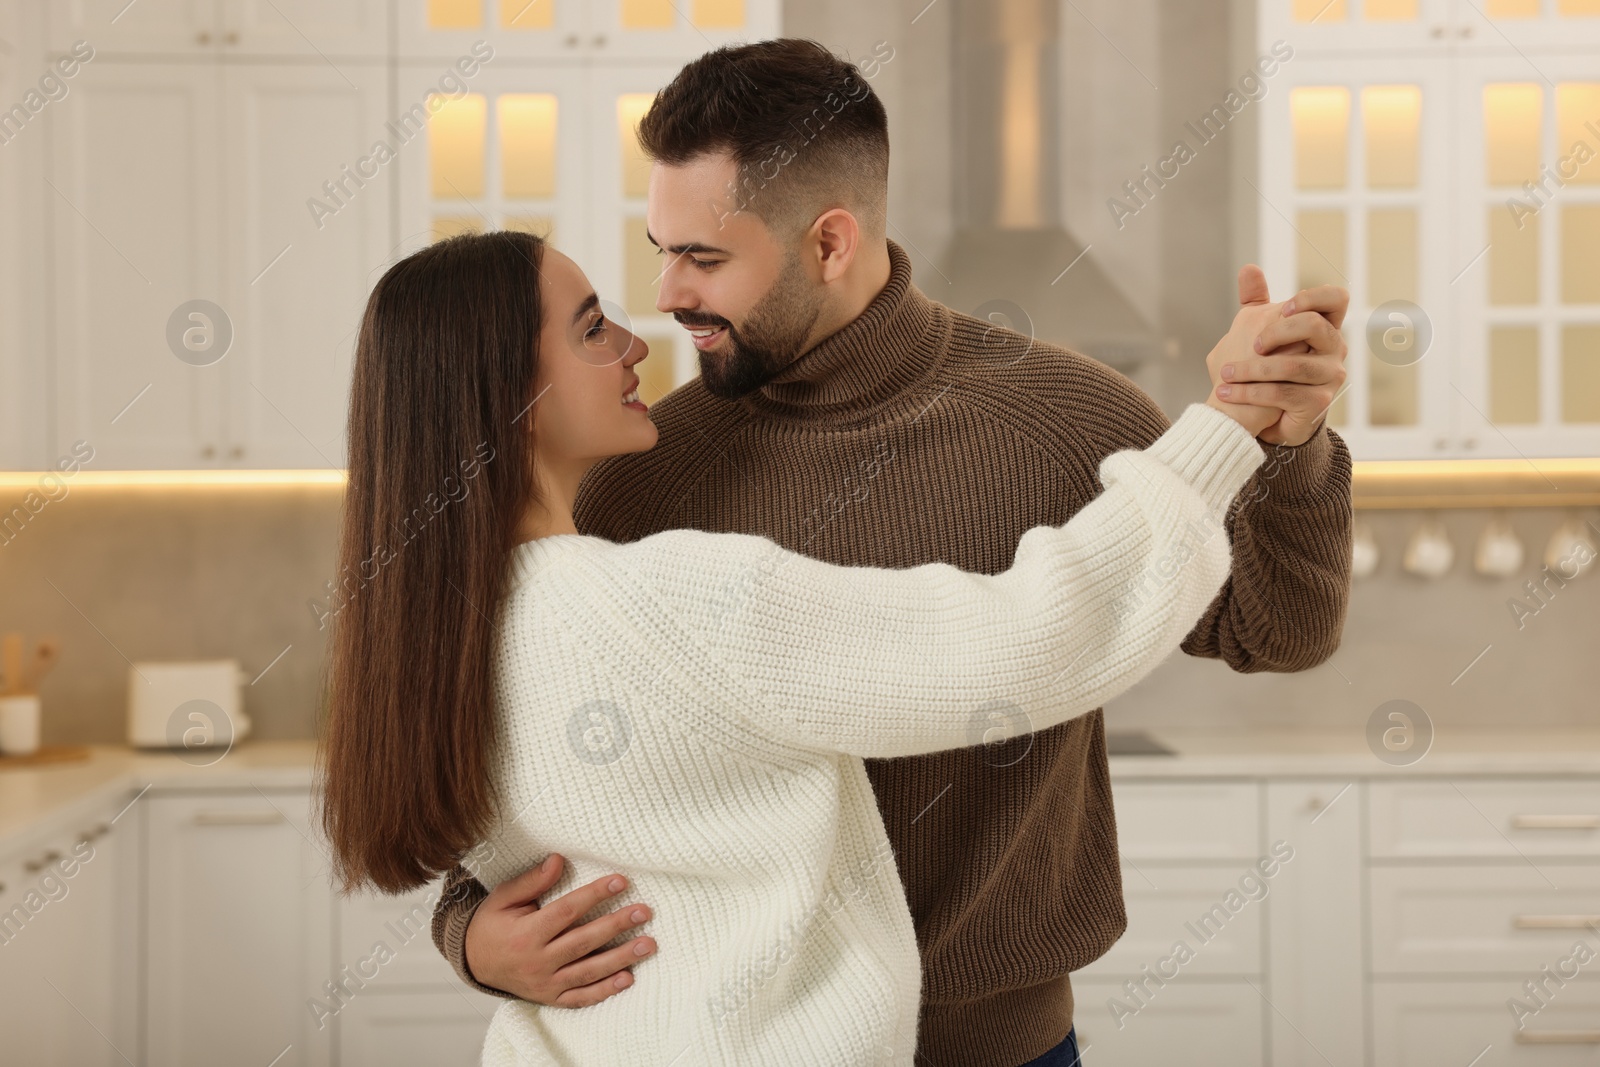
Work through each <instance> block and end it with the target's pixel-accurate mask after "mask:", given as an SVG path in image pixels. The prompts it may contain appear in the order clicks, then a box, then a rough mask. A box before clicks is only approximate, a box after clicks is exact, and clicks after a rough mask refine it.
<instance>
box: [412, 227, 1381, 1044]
mask: <svg viewBox="0 0 1600 1067" xmlns="http://www.w3.org/2000/svg"><path fill="white" fill-rule="evenodd" d="M889 253H890V259H891V274H890V280H889V283H888V285H887V286H886V287H885V288H884V290H883V291H882V292H881V293H880V294H879V295H878V297H877V298H876V299H875V300H874V301H873V302H872V304H871V305H870V306H869V307H868V308H867V309H866V311H865V312H864V313H863V314H862V315H861V316H859V317H858V318H857V319H856V320H854V321H853V322H851V323H850V324H849V325H847V326H846V327H845V328H844V329H842V330H840V331H839V332H838V333H836V334H834V335H833V336H831V337H829V338H828V339H826V340H825V341H823V342H822V343H821V344H820V345H818V346H816V347H815V348H813V349H811V350H810V351H808V352H807V353H806V354H805V355H804V356H802V357H801V358H800V359H798V360H797V361H796V362H795V363H794V364H793V365H792V366H791V367H790V368H789V369H788V370H786V371H785V372H784V373H783V374H782V375H781V376H780V377H779V379H778V380H777V381H774V382H773V383H771V384H769V385H768V386H766V387H764V388H763V389H762V390H760V391H759V392H758V393H757V394H754V395H752V396H751V397H748V398H745V399H743V400H740V401H726V400H722V399H720V398H717V397H713V396H711V395H710V394H708V393H707V392H706V391H705V389H704V388H703V387H702V386H701V385H700V383H699V381H698V379H696V380H694V381H691V382H689V383H687V384H686V385H684V386H683V387H681V388H679V389H677V390H675V391H674V392H673V393H672V394H671V395H670V396H668V397H666V398H664V399H663V400H662V401H661V402H660V403H658V404H657V405H656V406H655V407H654V408H653V409H652V411H651V418H652V420H653V421H654V422H655V423H656V425H657V427H658V428H659V430H660V439H659V442H658V443H657V445H656V447H655V448H654V449H651V450H650V451H648V452H643V453H637V454H633V455H627V456H618V457H615V458H612V459H609V460H607V461H605V462H604V463H602V464H600V465H599V466H597V467H596V468H595V469H594V470H593V471H592V472H591V473H590V475H589V477H588V478H586V479H585V480H584V483H583V486H582V487H581V489H580V491H579V495H578V500H577V509H576V516H575V518H576V520H577V524H578V528H579V529H580V530H582V531H584V532H585V533H587V534H591V535H596V536H599V537H602V538H605V539H607V540H610V541H615V542H632V541H637V540H639V539H641V538H644V537H647V536H649V535H651V534H655V533H658V532H660V531H664V530H671V529H680V528H686V529H698V530H709V531H729V532H738V533H748V534H759V535H762V536H765V537H768V538H770V539H771V540H773V541H775V542H777V543H778V544H780V545H782V546H783V547H785V548H787V549H790V550H793V551H795V552H799V553H802V554H804V555H806V556H808V557H811V558H814V559H819V560H824V561H827V562H830V563H837V564H845V565H857V566H875V567H892V568H906V567H914V566H918V565H921V564H925V563H930V562H945V563H949V564H952V565H954V566H956V567H959V568H961V569H962V570H963V571H968V572H973V573H975V574H983V575H996V574H999V573H1000V572H1001V571H1004V570H1005V569H1006V568H1008V567H1009V566H1010V565H1011V563H1012V561H1013V556H1014V554H1015V552H1016V551H1017V549H1018V547H1019V542H1020V540H1021V538H1022V536H1023V534H1024V533H1025V532H1027V531H1028V530H1029V529H1030V528H1031V527H1034V526H1039V525H1058V524H1061V523H1064V522H1066V521H1067V519H1069V518H1070V517H1071V516H1072V515H1073V514H1075V513H1076V512H1077V511H1078V510H1079V509H1080V508H1082V507H1083V506H1084V505H1086V504H1087V503H1088V502H1089V501H1091V500H1093V499H1094V498H1095V497H1096V496H1097V495H1098V494H1099V492H1100V490H1101V488H1102V486H1101V482H1100V478H1099V474H1098V471H1099V464H1100V462H1101V460H1103V459H1104V458H1105V457H1107V456H1108V455H1110V454H1111V453H1113V452H1116V451H1119V450H1123V449H1143V448H1146V447H1148V446H1149V445H1150V444H1151V443H1152V442H1154V441H1155V440H1156V439H1157V438H1158V437H1159V436H1160V435H1161V433H1162V432H1163V430H1164V429H1166V427H1167V425H1168V421H1167V419H1166V418H1165V416H1163V415H1162V413H1161V411H1160V409H1159V408H1157V407H1156V405H1155V404H1154V403H1153V402H1152V401H1151V400H1150V399H1149V397H1147V396H1146V395H1145V394H1144V393H1143V392H1141V391H1140V390H1139V389H1138V388H1137V387H1136V386H1134V384H1133V383H1132V382H1130V381H1129V380H1128V379H1127V378H1126V377H1124V376H1122V375H1121V374H1118V373H1117V372H1115V371H1113V370H1111V369H1109V368H1107V367H1106V366H1104V365H1103V364H1100V363H1097V362H1095V361H1093V360H1090V359H1088V358H1086V357H1083V356H1081V355H1078V354H1076V353H1073V352H1069V351H1066V350H1063V349H1061V348H1057V347H1055V346H1051V345H1046V344H1042V343H1039V342H1037V341H1035V342H1031V343H1030V341H1029V340H1028V338H1026V337H1021V336H1018V335H1016V334H1013V333H1010V332H1009V331H1005V330H1000V329H997V328H996V327H995V326H994V325H993V324H992V323H988V322H984V321H980V320H977V319H973V318H971V317H969V316H966V315H962V314H959V313H957V312H955V311H952V310H951V309H949V308H946V307H944V306H942V305H940V304H938V303H936V302H934V301H932V300H929V299H928V298H927V297H926V296H924V295H923V294H922V293H921V292H920V291H919V290H918V289H917V288H916V287H915V286H914V285H912V284H911V271H910V264H909V261H908V260H907V258H906V255H905V253H904V251H903V250H902V249H901V248H900V246H899V245H898V244H896V243H895V242H893V241H890V242H889ZM1261 447H1262V449H1263V451H1264V452H1265V453H1266V455H1267V459H1266V463H1265V464H1264V465H1263V466H1262V467H1261V468H1260V469H1258V471H1257V472H1256V474H1255V475H1253V476H1252V478H1251V479H1250V481H1249V482H1248V483H1247V484H1246V486H1245V488H1244V490H1243V492H1242V493H1241V494H1240V495H1239V497H1238V499H1237V501H1236V505H1235V507H1234V509H1233V510H1232V512H1231V513H1230V516H1229V520H1228V524H1227V530H1228V540H1229V542H1230V544H1231V546H1232V560H1233V564H1232V571H1231V574H1230V576H1229V578H1228V579H1227V581H1226V582H1224V584H1223V587H1222V590H1221V592H1220V593H1219V594H1218V596H1217V598H1216V599H1215V600H1214V601H1213V602H1212V603H1211V604H1210V606H1209V607H1208V608H1207V610H1206V612H1205V613H1204V615H1203V616H1202V617H1201V619H1200V621H1199V622H1198V623H1197V624H1196V625H1195V627H1194V628H1193V629H1192V631H1191V632H1190V633H1189V635H1188V636H1187V637H1186V638H1185V640H1184V642H1183V644H1182V646H1181V647H1182V648H1183V650H1184V651H1186V652H1188V653H1190V654H1191V655H1198V656H1208V657H1213V658H1221V659H1222V660H1223V661H1224V662H1226V663H1227V664H1228V665H1229V666H1230V667H1232V668H1233V669H1234V670H1236V671H1241V672H1253V671H1295V670H1304V669H1307V668H1309V667H1313V666H1316V665H1317V664H1319V663H1321V662H1323V661H1324V660H1326V659H1327V657H1328V656H1329V655H1331V654H1332V653H1333V651H1334V649H1335V648H1337V646H1338V642H1339V635H1340V631H1341V629H1342V627H1343V624H1344V617H1345V608H1346V598H1347V596H1348V591H1349V577H1350V526H1351V509H1350V457H1349V453H1348V451H1347V450H1346V449H1345V447H1344V443H1343V442H1342V441H1341V440H1340V439H1339V437H1338V435H1337V434H1336V433H1334V432H1333V431H1332V430H1329V429H1326V428H1324V429H1322V430H1319V431H1318V432H1317V433H1316V434H1315V435H1313V437H1312V438H1311V440H1309V441H1308V442H1306V443H1305V444H1304V445H1301V446H1299V447H1295V448H1289V447H1284V446H1261ZM708 577H710V578H711V579H712V580H716V581H721V582H722V583H723V584H724V585H725V586H726V587H727V593H725V594H724V595H725V596H728V595H734V594H736V593H737V591H738V589H739V588H740V587H739V586H738V585H736V584H735V583H734V580H733V579H732V578H730V576H727V575H714V576H708ZM1068 662H1069V658H1066V659H1063V661H1062V666H1063V667H1065V666H1066V665H1067V663H1068ZM1031 737H1032V740H1031V742H1030V743H1029V747H1027V748H1026V749H1025V750H1022V749H1021V748H1020V746H1019V747H1018V750H1017V751H1010V750H1009V749H1007V750H1005V751H1002V752H1001V753H999V754H998V755H997V754H996V753H995V752H994V751H992V750H986V749H981V748H960V749H951V750H947V751H943V752H937V753H934V754H931V755H921V756H904V757H898V758H891V759H868V760H867V761H866V769H867V776H868V779H869V780H870V782H871V784H872V787H873V791H874V795H875V798H876V800H877V803H878V807H879V811H880V814H881V815H882V819H883V823H884V825H885V828H886V829H887V831H888V834H889V840H890V842H891V843H892V846H893V850H894V859H895V864H896V868H897V870H898V872H899V874H900V877H901V879H902V880H903V882H904V886H905V894H906V899H907V903H908V904H909V906H910V909H911V915H912V919H913V922H914V925H915V930H916V936H917V941H918V945H919V947H920V951H921V956H922V975H923V989H922V1000H923V1009H922V1013H921V1017H920V1021H919V1039H918V1044H917V1062H918V1064H919V1067H1016V1065H1018V1064H1021V1063H1024V1062H1026V1061H1027V1060H1029V1059H1031V1058H1033V1057H1035V1056H1038V1055H1039V1054H1040V1053H1042V1052H1044V1051H1045V1050H1046V1049H1049V1048H1050V1047H1052V1046H1053V1045H1055V1044H1058V1043H1059V1042H1060V1041H1061V1040H1062V1039H1063V1038H1064V1037H1065V1035H1066V1033H1067V1030H1068V1028H1069V1027H1070V1025H1071V1021H1072V994H1071V987H1070V984H1069V981H1068V977H1067V976H1068V972H1070V971H1073V970H1076V969H1078V968H1080V967H1083V966H1085V965H1087V964H1088V963H1090V962H1092V961H1093V960H1095V959H1097V958H1099V956H1101V955H1102V954H1103V953H1104V952H1105V951H1106V949H1107V948H1108V947H1109V946H1110V945H1111V944H1112V943H1113V942H1114V941H1115V940H1116V939H1117V937H1118V936H1120V934H1121V933H1122V931H1123V928H1124V927H1125V925H1126V917H1125V914H1124V910H1123V903H1122V886H1121V880H1120V873H1119V866H1118V856H1117V847H1116V824H1115V818H1114V815H1113V812H1112V806H1111V791H1110V778H1109V773H1108V768H1107V764H1106V755H1105V743H1104V723H1103V717H1102V715H1101V714H1100V712H1099V711H1098V710H1096V711H1093V712H1091V713H1089V714H1086V715H1081V716H1079V717H1078V718H1076V719H1071V720H1069V721H1067V722H1065V723H1063V724H1061V725H1059V726H1054V727H1050V728H1047V729H1043V730H1040V731H1039V732H1038V733H1036V734H1033V735H1031ZM1019 752H1020V753H1021V754H1020V755H1019ZM626 873H629V874H634V873H636V872H632V871H628V872H626ZM447 881H448V883H449V886H450V887H451V888H453V889H456V890H457V891H458V892H457V893H447V894H445V895H444V897H443V901H444V902H443V903H441V904H440V906H439V907H438V909H437V910H436V912H435V915H434V930H433V933H434V939H435V942H436V944H438V945H439V947H440V950H441V951H442V952H443V953H444V954H445V956H446V958H448V959H449V960H451V962H452V963H453V964H454V965H455V967H456V969H457V971H458V973H460V974H461V975H462V976H463V977H464V978H466V979H467V980H468V981H469V982H470V981H472V978H471V975H470V972H468V971H467V969H466V967H465V964H464V952H463V945H464V942H465V930H466V925H467V922H468V921H469V919H470V918H471V915H472V911H473V909H474V908H476V906H477V904H478V903H479V902H480V901H481V900H482V898H483V895H484V893H485V890H483V888H482V887H481V886H480V885H479V884H478V883H477V882H476V881H475V880H474V879H472V878H471V876H470V875H468V874H467V872H465V871H464V870H462V869H460V868H457V869H456V870H455V871H453V872H451V875H450V876H449V878H448V879H447ZM554 895H555V894H549V895H547V896H546V898H545V899H551V898H553V896H554ZM641 899H644V900H646V901H648V902H650V903H652V904H654V905H657V906H658V910H659V905H660V901H656V900H653V899H651V898H650V897H649V896H648V895H644V896H642V897H641ZM607 910H609V909H607ZM658 921H659V920H652V923H651V924H650V926H647V927H646V930H647V931H648V932H652V933H655V932H657V931H656V930H655V929H654V927H655V925H656V923H657V922H658ZM687 950H689V947H688V946H683V945H679V944H674V943H671V942H669V940H668V939H666V938H664V937H663V938H662V939H661V949H660V954H661V955H663V956H665V955H667V954H669V953H672V952H674V951H687ZM636 973H637V971H636ZM644 986H645V983H644V982H643V981H641V982H639V983H638V984H636V985H635V987H634V988H632V989H629V990H627V991H626V992H625V993H623V994H622V995H619V996H617V997H614V998H612V999H613V1000H614V1001H617V1002H625V1001H627V1000H629V999H631V998H635V997H636V996H637V995H638V994H641V993H643V992H645V989H644ZM479 988H485V987H482V986H480V987H479ZM485 991H487V992H495V991H494V990H488V989H485ZM579 1010H580V1011H582V1012H587V1011H590V1010H593V1009H579ZM688 1062H689V1061H687V1060H685V1061H681V1063H680V1065H679V1067H683V1065H684V1064H687V1063H688Z"/></svg>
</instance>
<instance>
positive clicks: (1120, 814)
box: [1111, 782, 1262, 861]
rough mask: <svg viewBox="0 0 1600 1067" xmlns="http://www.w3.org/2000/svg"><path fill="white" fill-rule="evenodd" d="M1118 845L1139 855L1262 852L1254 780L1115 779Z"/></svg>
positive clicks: (1210, 856)
mask: <svg viewBox="0 0 1600 1067" xmlns="http://www.w3.org/2000/svg"><path fill="white" fill-rule="evenodd" d="M1111 792H1112V801H1113V803H1114V804H1115V805H1116V814H1117V847H1118V848H1119V849H1120V850H1121V852H1122V855H1124V856H1126V857H1128V858H1130V859H1133V860H1135V861H1137V860H1244V861H1253V860H1255V859H1256V858H1257V857H1258V856H1259V855H1260V854H1261V851H1262V849H1261V797H1260V787H1259V786H1257V785H1256V784H1255V783H1254V782H1117V783H1114V784H1113V785H1112V788H1111Z"/></svg>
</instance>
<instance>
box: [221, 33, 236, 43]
mask: <svg viewBox="0 0 1600 1067" xmlns="http://www.w3.org/2000/svg"><path fill="white" fill-rule="evenodd" d="M223 40H224V41H226V42H227V43H228V44H238V43H239V35H238V34H237V33H235V32H234V31H233V30H229V31H228V36H226V37H224V38H223Z"/></svg>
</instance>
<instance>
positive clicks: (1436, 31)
mask: <svg viewBox="0 0 1600 1067" xmlns="http://www.w3.org/2000/svg"><path fill="white" fill-rule="evenodd" d="M1428 32H1429V34H1430V35H1431V36H1433V37H1443V36H1444V27H1443V26H1435V27H1434V28H1433V29H1432V30H1430V31H1428Z"/></svg>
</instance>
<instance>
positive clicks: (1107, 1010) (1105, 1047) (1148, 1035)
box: [1072, 976, 1344, 1067]
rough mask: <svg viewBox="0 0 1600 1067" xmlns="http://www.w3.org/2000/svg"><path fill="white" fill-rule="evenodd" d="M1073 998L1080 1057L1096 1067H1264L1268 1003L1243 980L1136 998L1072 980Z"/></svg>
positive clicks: (1176, 987)
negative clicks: (1164, 1066)
mask: <svg viewBox="0 0 1600 1067" xmlns="http://www.w3.org/2000/svg"><path fill="white" fill-rule="evenodd" d="M1072 993H1073V1011H1072V1021H1073V1025H1074V1026H1075V1027H1077V1030H1078V1051H1079V1052H1080V1053H1082V1055H1083V1062H1084V1063H1086V1064H1093V1065H1094V1067H1150V1065H1151V1064H1178V1063H1181V1064H1183V1065H1184V1067H1259V1065H1260V1064H1263V1063H1265V1062H1266V1060H1265V1059H1264V1058H1263V1054H1262V1037H1261V1027H1262V1012H1263V1011H1265V1010H1266V1008H1265V1002H1264V1001H1263V1000H1262V999H1261V994H1260V993H1258V992H1257V991H1256V990H1255V988H1253V987H1252V986H1251V985H1250V984H1248V983H1246V982H1206V981H1203V980H1202V981H1196V980H1190V981H1187V982H1186V981H1185V980H1184V979H1182V978H1179V979H1178V980H1177V982H1174V983H1169V984H1168V985H1167V986H1165V987H1163V988H1160V989H1153V988H1152V991H1151V992H1150V993H1149V994H1148V995H1146V996H1144V997H1143V998H1142V999H1141V998H1140V997H1136V996H1134V995H1132V994H1130V993H1129V992H1128V991H1127V990H1126V989H1125V988H1124V986H1122V985H1121V984H1112V983H1110V982H1105V981H1101V980H1094V981H1090V980H1087V979H1084V980H1080V979H1079V978H1077V977H1076V976H1074V977H1073V980H1072ZM1338 1067H1344V1065H1343V1064H1339V1065H1338Z"/></svg>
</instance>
